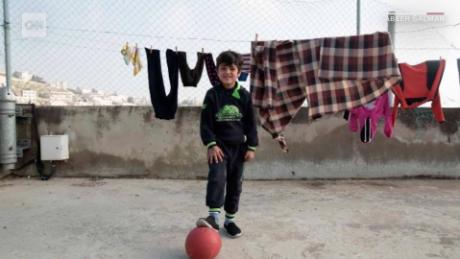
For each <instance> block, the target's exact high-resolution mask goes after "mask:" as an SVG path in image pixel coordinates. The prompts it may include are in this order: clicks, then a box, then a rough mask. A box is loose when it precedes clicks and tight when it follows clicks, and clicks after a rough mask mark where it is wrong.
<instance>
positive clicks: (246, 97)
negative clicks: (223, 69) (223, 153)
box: [200, 83, 259, 150]
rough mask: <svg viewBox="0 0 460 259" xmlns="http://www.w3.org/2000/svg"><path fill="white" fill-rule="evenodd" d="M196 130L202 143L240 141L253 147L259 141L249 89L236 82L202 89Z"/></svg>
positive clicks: (210, 145) (212, 144)
mask: <svg viewBox="0 0 460 259" xmlns="http://www.w3.org/2000/svg"><path fill="white" fill-rule="evenodd" d="M200 134H201V140H202V141H203V144H204V145H206V146H208V148H209V147H212V146H214V145H216V144H219V143H222V142H223V144H233V145H237V144H243V143H246V144H247V145H248V149H251V150H255V147H256V146H257V145H258V144H259V140H258V137H257V125H256V120H255V117H254V110H253V107H252V100H251V95H250V93H249V92H248V91H247V90H246V89H244V88H243V87H241V86H240V85H239V84H238V83H236V85H235V87H234V88H232V89H225V88H224V87H223V86H222V85H217V86H215V87H212V88H211V89H209V90H208V92H206V96H205V98H204V102H203V107H202V110H201V120H200Z"/></svg>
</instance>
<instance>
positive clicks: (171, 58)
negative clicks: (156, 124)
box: [145, 48, 179, 120]
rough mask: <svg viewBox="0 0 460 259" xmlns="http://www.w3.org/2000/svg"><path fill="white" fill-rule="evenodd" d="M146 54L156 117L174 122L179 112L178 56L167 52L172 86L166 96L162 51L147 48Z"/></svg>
mask: <svg viewBox="0 0 460 259" xmlns="http://www.w3.org/2000/svg"><path fill="white" fill-rule="evenodd" d="M145 53H146V56H147V69H148V79H149V91H150V100H151V102H152V105H153V110H154V112H155V117H156V118H158V119H163V120H172V119H174V117H175V115H176V111H177V96H178V80H179V71H178V67H179V66H178V55H177V53H176V52H175V51H173V50H171V49H167V50H166V63H167V66H168V75H169V83H170V86H171V89H170V91H169V94H168V95H166V90H165V85H164V80H163V76H162V73H161V59H160V51H159V50H157V49H148V48H145Z"/></svg>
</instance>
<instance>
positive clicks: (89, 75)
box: [0, 0, 460, 106]
mask: <svg viewBox="0 0 460 259" xmlns="http://www.w3.org/2000/svg"><path fill="white" fill-rule="evenodd" d="M360 2H361V4H360V8H359V9H358V5H357V4H358V1H356V0H309V1H308V0H267V1H262V0H215V1H211V0H194V1H191V0H177V1H167V0H158V1H146V0H133V1H120V0H118V1H115V0H99V1H92V0H80V1H65V2H62V1H56V0H41V1H36V0H35V1H32V0H18V1H16V0H15V1H11V0H10V1H9V13H10V22H11V69H12V71H14V73H13V77H12V79H13V80H12V84H13V90H14V92H15V94H16V96H17V98H18V102H34V103H37V104H40V105H150V97H149V89H148V74H147V69H146V67H147V60H146V55H145V51H144V48H154V49H159V50H160V51H161V52H160V53H161V60H162V73H163V78H164V82H165V85H166V89H167V91H168V89H169V80H168V76H167V73H168V71H167V66H166V61H165V51H166V49H168V48H169V49H177V50H180V51H185V52H186V53H187V60H188V63H189V66H191V67H193V66H194V64H195V62H196V58H197V55H196V53H197V52H200V51H204V52H207V53H212V54H213V56H214V57H216V56H217V55H218V54H219V53H220V52H221V51H224V50H228V49H232V50H235V51H238V52H240V53H249V52H250V42H251V41H252V40H254V38H255V35H256V33H257V34H258V39H259V40H273V39H308V38H318V37H326V36H328V37H330V36H344V35H354V34H356V33H357V28H358V26H357V25H358V24H357V21H358V19H357V12H358V10H360V23H359V32H360V33H372V32H375V31H386V30H387V21H388V13H389V12H390V11H398V10H396V9H395V8H393V7H392V6H391V5H389V4H386V3H383V2H380V1H375V0H369V1H360ZM399 25H400V23H397V30H396V31H397V33H396V43H397V45H396V52H397V56H398V59H399V60H404V61H406V60H407V61H409V62H412V61H414V60H416V59H420V60H424V59H427V58H432V57H433V55H434V54H433V55H431V54H430V55H428V54H426V53H428V52H426V51H424V50H419V48H421V47H422V45H420V46H419V45H417V42H414V40H413V39H414V37H424V35H425V36H429V35H433V33H436V32H433V30H426V31H422V32H412V33H411V32H405V31H404V30H406V29H404V28H403V26H401V28H400V27H399ZM420 26H421V27H422V28H425V27H426V26H427V24H426V23H425V24H421V25H420ZM424 26H425V27H424ZM429 26H431V25H429ZM417 29H420V28H416V29H414V28H411V30H417ZM436 38H437V39H438V41H436V42H434V43H433V45H430V47H434V48H439V47H443V46H446V42H449V40H448V39H447V38H446V39H444V40H443V39H442V38H441V37H438V36H436ZM417 41H418V40H417ZM125 43H128V44H129V46H131V47H134V46H136V45H137V46H138V47H139V48H140V60H141V62H142V65H143V68H142V70H141V71H140V72H139V73H138V74H137V75H136V76H134V75H133V67H132V66H131V65H126V64H125V63H124V61H123V57H122V55H121V53H120V50H121V48H122V46H123V45H124V44H125ZM1 47H2V53H1V57H0V58H1V62H2V68H4V52H3V42H2V46H1ZM446 48H448V49H445V50H446V51H447V50H448V51H453V52H455V51H457V49H456V48H455V49H454V48H452V47H446ZM433 53H435V52H433ZM436 53H439V52H436ZM457 53H458V52H455V54H457ZM439 55H441V56H445V55H442V54H436V56H439ZM415 57H416V58H415ZM452 62H453V61H452ZM449 66H452V64H449ZM455 68H456V66H455ZM2 72H3V71H1V72H0V73H2ZM3 74H4V73H3ZM453 76H454V75H450V74H448V75H447V77H453ZM457 76H458V75H457ZM457 76H455V80H456V81H455V82H456V83H457V84H456V86H458V78H457ZM452 81H453V80H452ZM242 84H243V86H247V87H248V86H249V80H248V81H246V82H242ZM210 87H211V84H210V83H209V80H208V78H207V74H206V72H205V70H204V72H203V75H202V77H201V80H200V82H199V84H198V86H197V87H196V88H194V87H182V86H181V84H180V86H179V105H182V106H184V105H200V104H201V102H202V98H203V97H204V94H205V92H206V90H207V89H208V88H210ZM248 88H249V87H248ZM457 90H458V87H457ZM457 92H460V90H458V91H457ZM457 95H460V93H457ZM452 98H454V99H455V98H457V97H452ZM456 100H460V96H458V98H457V99H456ZM454 101H455V100H454ZM457 103H460V102H457Z"/></svg>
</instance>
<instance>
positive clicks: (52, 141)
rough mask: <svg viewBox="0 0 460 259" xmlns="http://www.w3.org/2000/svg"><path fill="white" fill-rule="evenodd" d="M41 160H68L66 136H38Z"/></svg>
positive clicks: (67, 139)
mask: <svg viewBox="0 0 460 259" xmlns="http://www.w3.org/2000/svg"><path fill="white" fill-rule="evenodd" d="M40 154H41V160H44V161H50V160H53V161H56V160H66V159H69V136H68V135H42V136H40Z"/></svg>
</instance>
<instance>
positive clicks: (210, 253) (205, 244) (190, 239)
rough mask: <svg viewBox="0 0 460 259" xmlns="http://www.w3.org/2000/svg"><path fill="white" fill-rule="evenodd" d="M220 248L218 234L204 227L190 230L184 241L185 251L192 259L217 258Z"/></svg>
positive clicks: (220, 242) (220, 243)
mask: <svg viewBox="0 0 460 259" xmlns="http://www.w3.org/2000/svg"><path fill="white" fill-rule="evenodd" d="M221 246H222V240H221V239H220V235H219V233H218V232H217V231H215V230H214V229H211V228H206V227H197V228H194V229H192V230H191V231H190V233H188V235H187V239H186V240H185V251H186V252H187V255H188V256H189V257H190V258H192V259H212V258H214V257H216V256H217V254H218V253H219V251H220V248H221Z"/></svg>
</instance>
